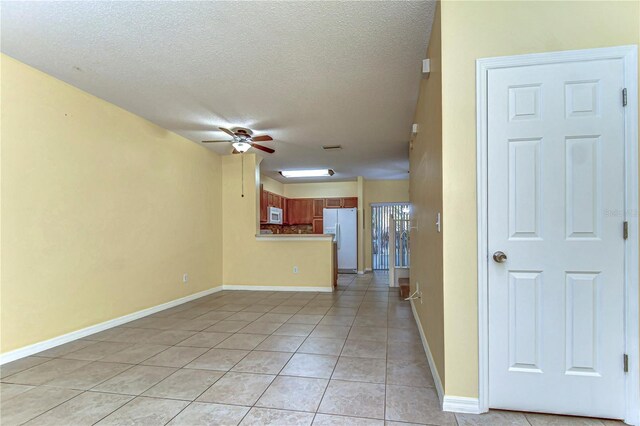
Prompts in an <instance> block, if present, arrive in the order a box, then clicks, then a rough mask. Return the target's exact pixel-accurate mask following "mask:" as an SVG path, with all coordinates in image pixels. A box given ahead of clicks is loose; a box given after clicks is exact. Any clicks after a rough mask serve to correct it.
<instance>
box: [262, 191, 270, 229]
mask: <svg viewBox="0 0 640 426" xmlns="http://www.w3.org/2000/svg"><path fill="white" fill-rule="evenodd" d="M268 199H269V196H268V192H267V191H265V190H264V188H263V186H262V184H261V185H260V222H266V221H267V207H268V204H269V203H268Z"/></svg>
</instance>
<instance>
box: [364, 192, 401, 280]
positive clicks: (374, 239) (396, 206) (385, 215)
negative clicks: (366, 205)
mask: <svg viewBox="0 0 640 426" xmlns="http://www.w3.org/2000/svg"><path fill="white" fill-rule="evenodd" d="M410 213H411V204H409V203H375V204H371V257H372V259H371V265H372V268H373V270H374V271H375V270H388V269H389V247H395V248H394V254H395V266H397V267H408V266H409V228H410V224H409V218H410ZM391 218H393V219H395V221H394V222H395V244H391V245H390V244H389V239H390V236H392V235H393V234H394V232H391V229H390V228H391V226H392V225H391V222H392V221H391Z"/></svg>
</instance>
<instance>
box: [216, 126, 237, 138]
mask: <svg viewBox="0 0 640 426" xmlns="http://www.w3.org/2000/svg"><path fill="white" fill-rule="evenodd" d="M218 129H220V130H222V131H223V132H225V133H226V134H228V135H229V136H231V137H232V138H235V137H236V135H234V134H233V132H232V131H231V130H229V129H225V128H224V127H218Z"/></svg>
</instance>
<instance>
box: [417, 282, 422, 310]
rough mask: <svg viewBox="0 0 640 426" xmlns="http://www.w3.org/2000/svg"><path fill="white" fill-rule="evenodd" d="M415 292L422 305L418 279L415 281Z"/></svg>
mask: <svg viewBox="0 0 640 426" xmlns="http://www.w3.org/2000/svg"><path fill="white" fill-rule="evenodd" d="M416 294H417V295H418V299H420V304H421V305H422V290H420V282H419V281H416Z"/></svg>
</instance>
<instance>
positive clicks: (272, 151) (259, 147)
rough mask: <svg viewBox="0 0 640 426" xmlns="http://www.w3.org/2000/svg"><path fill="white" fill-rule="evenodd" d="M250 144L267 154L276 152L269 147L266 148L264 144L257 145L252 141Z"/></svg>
mask: <svg viewBox="0 0 640 426" xmlns="http://www.w3.org/2000/svg"><path fill="white" fill-rule="evenodd" d="M251 146H252V147H254V148H256V149H259V150H261V151H264V152H268V153H269V154H273V153H274V152H276V151H275V150H273V149H271V148H267V147H266V146H262V145H259V144H257V143H252V144H251Z"/></svg>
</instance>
